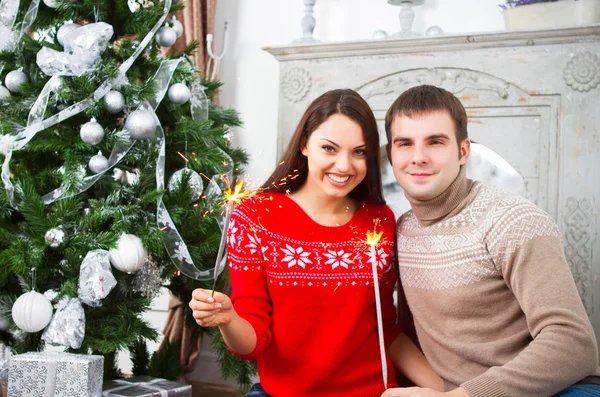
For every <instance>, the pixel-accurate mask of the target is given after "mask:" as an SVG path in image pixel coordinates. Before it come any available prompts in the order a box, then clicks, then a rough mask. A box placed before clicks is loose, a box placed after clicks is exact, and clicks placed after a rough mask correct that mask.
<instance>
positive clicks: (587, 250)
mask: <svg viewBox="0 0 600 397" xmlns="http://www.w3.org/2000/svg"><path fill="white" fill-rule="evenodd" d="M265 50H266V51H268V52H269V53H270V54H272V55H273V56H274V57H275V58H276V59H277V60H278V61H279V62H280V85H279V114H278V117H279V124H278V146H277V150H278V154H279V155H281V153H282V152H283V150H284V148H285V146H286V145H287V142H288V141H289V138H290V136H291V134H292V133H293V130H294V128H295V126H296V124H297V123H298V121H299V120H300V117H301V116H302V113H303V112H304V110H305V109H306V108H307V106H308V104H309V103H310V102H311V101H312V100H313V99H315V98H316V97H317V96H319V95H320V94H322V93H324V92H325V91H328V90H330V89H334V88H352V89H355V90H357V91H358V92H359V93H360V94H361V95H362V96H363V97H364V98H365V99H366V100H367V102H368V103H369V104H370V106H371V108H372V109H373V112H374V113H375V116H376V119H377V120H378V122H379V123H380V133H381V134H382V135H383V136H382V140H383V144H384V143H385V134H384V133H383V131H384V130H383V118H384V116H385V112H386V110H387V108H388V107H389V105H390V104H391V103H392V101H393V100H395V99H396V98H397V97H398V95H399V94H401V93H402V92H403V91H405V90H406V89H408V88H410V87H412V86H415V85H419V84H432V85H437V86H441V87H443V88H445V89H447V90H449V91H450V92H452V93H454V94H455V95H456V96H458V97H459V98H460V99H461V101H462V102H463V104H464V106H465V108H466V109H467V113H468V115H469V136H470V137H471V139H473V140H474V141H476V142H478V143H481V144H483V145H485V146H487V147H489V148H491V149H492V150H494V151H495V152H496V153H498V154H499V155H500V156H502V157H503V158H504V159H505V160H507V161H508V162H509V163H510V164H511V165H512V166H513V167H514V168H515V169H516V170H517V171H518V172H519V173H520V174H521V176H522V177H523V179H524V181H525V186H526V189H525V191H524V193H523V194H524V195H525V196H526V197H528V198H529V199H530V200H532V201H533V202H535V203H536V204H538V205H539V206H540V207H542V208H543V209H544V210H546V211H547V212H548V213H549V214H550V215H551V216H552V217H553V218H554V219H555V220H556V221H557V223H558V225H559V227H560V229H561V232H562V234H563V243H564V247H565V253H566V256H567V259H568V261H569V264H570V266H571V270H572V272H573V275H574V278H575V281H576V284H577V287H578V289H579V292H580V295H581V297H582V300H583V303H584V306H585V308H586V310H587V312H588V314H589V316H590V319H591V321H592V324H593V326H594V328H595V331H596V335H597V336H598V337H600V238H598V232H599V231H600V216H599V214H598V204H600V156H599V155H598V153H600V25H592V26H586V27H577V28H567V29H556V30H539V31H510V32H498V33H481V34H463V35H445V36H437V37H421V38H411V39H398V40H382V41H353V42H344V43H326V44H316V45H304V46H285V47H268V48H265ZM383 163H384V164H386V161H384V162H383ZM383 183H384V189H385V190H386V200H387V201H388V203H390V204H393V203H394V199H395V198H396V197H397V194H398V191H397V188H396V187H397V184H396V182H395V180H394V179H393V176H392V174H391V172H390V171H389V166H387V167H384V169H383ZM392 207H393V205H392Z"/></svg>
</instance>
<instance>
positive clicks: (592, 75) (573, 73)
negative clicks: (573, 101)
mask: <svg viewBox="0 0 600 397" xmlns="http://www.w3.org/2000/svg"><path fill="white" fill-rule="evenodd" d="M563 76H564V78H565V82H566V83H567V85H569V86H570V87H571V88H573V89H574V90H577V91H580V92H588V91H591V90H593V89H594V88H596V87H597V86H598V84H600V58H598V55H596V54H592V53H591V52H589V51H586V52H582V53H580V54H577V55H576V56H574V57H573V59H571V60H570V61H569V63H567V66H565V70H564V74H563Z"/></svg>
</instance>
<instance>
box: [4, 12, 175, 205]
mask: <svg viewBox="0 0 600 397" xmlns="http://www.w3.org/2000/svg"><path fill="white" fill-rule="evenodd" d="M171 3H172V0H165V2H164V7H163V15H162V16H161V18H160V19H159V20H158V21H157V22H156V24H155V25H154V27H153V28H152V30H151V31H150V32H148V34H147V35H146V36H145V37H144V39H143V40H142V42H141V43H140V45H139V46H138V48H137V49H136V50H135V52H134V53H133V55H132V56H131V57H129V59H127V60H126V61H125V62H123V63H122V64H121V66H119V76H124V75H125V74H126V72H127V71H128V70H129V68H131V66H132V65H133V63H134V62H135V60H136V59H137V58H138V57H139V56H140V54H141V53H142V51H144V49H145V48H146V46H147V45H148V44H149V43H150V41H151V40H152V38H153V37H154V35H155V33H156V31H157V30H158V29H159V28H160V27H161V26H162V25H163V23H164V22H165V20H166V19H167V15H168V12H169V10H170V9H171ZM38 6H39V0H33V2H32V3H31V5H30V7H29V11H28V12H27V14H26V16H25V21H24V25H25V24H26V23H28V24H29V25H30V24H31V22H33V19H35V16H36V15H37V7H38ZM113 84H115V81H113V80H106V81H105V82H104V83H102V84H101V85H100V87H98V89H96V91H95V92H94V93H93V94H92V95H91V96H89V97H88V98H86V99H84V100H82V101H81V102H78V103H76V104H73V105H71V106H69V107H68V108H66V109H64V110H62V111H61V112H59V113H57V114H55V115H53V116H51V117H49V118H47V119H45V120H43V121H42V120H38V121H36V122H32V124H29V123H28V125H27V127H26V128H24V129H23V130H21V131H20V132H19V133H18V134H16V135H15V136H14V144H13V148H12V150H10V151H9V152H8V153H6V154H5V158H4V163H3V164H2V173H1V175H0V177H1V179H2V182H3V183H4V189H5V190H6V196H7V198H8V201H9V203H10V205H11V206H12V207H13V208H17V203H16V202H15V197H14V193H15V186H13V184H12V181H11V180H10V177H11V173H10V167H9V165H10V160H11V159H12V153H13V151H15V150H21V149H23V147H25V145H27V143H29V141H30V140H31V139H33V137H35V135H36V134H37V133H38V132H40V131H43V130H45V129H46V128H50V127H52V126H54V125H56V124H58V123H60V122H62V121H64V120H66V119H69V118H71V117H73V116H75V115H77V114H79V113H81V112H83V111H84V110H85V109H87V108H88V107H89V106H91V105H92V104H93V103H94V102H96V101H98V100H100V99H102V97H104V95H106V94H107V93H108V92H109V91H110V90H111V89H112V87H113ZM44 88H45V87H44ZM48 90H50V88H49V89H48ZM42 91H43V90H42ZM46 94H48V93H46ZM38 99H39V98H38ZM39 103H43V101H40V102H38V101H37V100H36V104H38V106H39ZM46 103H47V101H46ZM45 106H46V105H44V107H45ZM32 114H34V115H36V116H33V117H30V119H34V120H37V119H38V117H39V115H40V114H41V115H42V116H43V114H44V113H43V112H40V111H39V109H37V108H35V109H32V110H31V112H30V116H31V115H32ZM115 152H116V154H115V157H116V158H118V159H119V160H120V159H121V158H122V157H123V156H124V154H125V153H126V152H124V151H123V150H116V149H113V153H115ZM111 157H113V155H112V154H111ZM109 164H111V162H110V159H109ZM113 166H114V164H113ZM110 169H111V166H109V168H108V169H107V170H105V171H104V172H106V171H108V170H110ZM101 175H102V174H97V175H95V176H92V177H90V178H91V179H90V181H91V180H92V178H93V181H92V183H91V184H90V185H87V188H89V187H90V186H91V185H93V183H95V181H97V180H98V178H97V177H99V176H101ZM16 189H20V188H19V187H18V186H17V187H16ZM64 192H65V189H61V188H59V189H56V190H55V191H54V192H51V193H49V194H47V195H45V196H44V197H45V200H44V202H45V203H46V204H50V203H52V202H53V201H56V200H58V199H59V198H61V197H62V194H64ZM80 192H81V191H80ZM74 194H77V193H74Z"/></svg>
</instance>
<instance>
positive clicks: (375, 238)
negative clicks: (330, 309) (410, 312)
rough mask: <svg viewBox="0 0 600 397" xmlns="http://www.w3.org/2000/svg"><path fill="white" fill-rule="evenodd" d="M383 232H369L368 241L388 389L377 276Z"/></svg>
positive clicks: (384, 377)
mask: <svg viewBox="0 0 600 397" xmlns="http://www.w3.org/2000/svg"><path fill="white" fill-rule="evenodd" d="M382 234H383V232H379V233H377V232H376V231H375V230H373V232H367V243H368V244H369V245H370V249H369V252H370V254H371V259H370V260H369V262H371V267H372V269H373V288H374V290H375V307H376V309H377V331H378V334H379V355H380V356H381V370H382V375H383V386H384V388H385V390H387V378H388V376H387V361H386V357H385V342H384V339H383V316H382V314H381V298H380V297H379V277H378V276H377V243H378V242H379V239H380V238H381V235H382Z"/></svg>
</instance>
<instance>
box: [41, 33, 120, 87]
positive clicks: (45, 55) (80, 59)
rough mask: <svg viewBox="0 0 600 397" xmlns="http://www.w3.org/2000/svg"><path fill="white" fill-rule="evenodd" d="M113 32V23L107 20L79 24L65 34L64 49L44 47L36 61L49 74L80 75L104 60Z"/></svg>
mask: <svg viewBox="0 0 600 397" xmlns="http://www.w3.org/2000/svg"><path fill="white" fill-rule="evenodd" d="M112 36H113V27H112V26H111V25H109V24H107V23H105V22H97V23H90V24H88V25H85V26H80V27H78V28H75V29H73V30H72V31H71V32H70V33H69V34H68V35H67V36H66V37H65V38H64V40H63V46H64V51H56V50H53V49H51V48H48V47H43V48H42V49H41V50H40V51H38V53H37V56H36V63H37V65H38V66H39V67H40V69H41V70H42V72H44V73H45V74H46V75H48V76H54V75H55V74H57V73H60V74H62V75H65V76H81V75H82V74H84V73H87V72H89V71H91V70H92V69H93V68H94V67H95V66H96V65H97V64H98V63H99V62H100V61H101V55H102V53H103V52H104V51H105V50H106V47H107V46H108V43H109V41H110V38H111V37H112Z"/></svg>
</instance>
